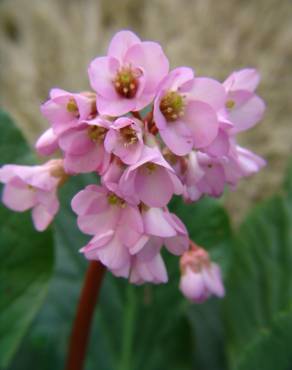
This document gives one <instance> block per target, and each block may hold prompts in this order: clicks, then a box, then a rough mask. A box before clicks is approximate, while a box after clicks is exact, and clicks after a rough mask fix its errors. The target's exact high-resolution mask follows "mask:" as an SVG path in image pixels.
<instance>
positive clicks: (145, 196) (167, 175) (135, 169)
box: [119, 146, 183, 207]
mask: <svg viewBox="0 0 292 370" xmlns="http://www.w3.org/2000/svg"><path fill="white" fill-rule="evenodd" d="M119 189H120V191H121V194H123V197H124V198H125V199H127V200H128V201H129V202H132V203H134V204H139V203H140V201H141V202H143V203H145V204H146V205H147V206H150V207H163V206H165V205H166V204H167V203H168V202H169V201H170V199H171V197H172V196H173V194H182V192H183V186H182V184H181V182H180V180H179V179H178V178H177V176H176V174H175V172H174V170H173V168H172V167H171V166H170V165H169V164H168V163H167V162H166V160H165V159H164V158H163V156H162V154H161V152H160V151H159V149H158V148H149V147H147V146H145V147H144V149H143V152H142V154H141V157H140V159H139V160H138V162H136V163H135V164H133V165H131V166H129V167H128V168H127V169H126V171H125V172H124V173H123V175H122V177H121V179H120V182H119Z"/></svg>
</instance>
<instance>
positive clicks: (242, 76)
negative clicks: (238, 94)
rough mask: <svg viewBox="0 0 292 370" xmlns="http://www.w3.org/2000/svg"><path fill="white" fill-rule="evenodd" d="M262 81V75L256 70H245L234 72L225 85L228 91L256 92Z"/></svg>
mask: <svg viewBox="0 0 292 370" xmlns="http://www.w3.org/2000/svg"><path fill="white" fill-rule="evenodd" d="M259 81H260V75H259V73H258V71H257V70H256V69H254V68H245V69H241V70H240V71H236V72H233V73H232V74H231V75H230V76H229V77H228V78H227V79H226V80H225V81H224V83H223V85H224V87H225V88H226V90H227V91H235V90H247V91H250V92H254V91H255V89H256V88H257V86H258V84H259Z"/></svg>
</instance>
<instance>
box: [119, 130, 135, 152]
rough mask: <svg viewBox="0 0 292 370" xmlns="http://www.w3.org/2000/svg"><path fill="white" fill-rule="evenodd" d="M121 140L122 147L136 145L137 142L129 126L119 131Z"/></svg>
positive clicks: (133, 131)
mask: <svg viewBox="0 0 292 370" xmlns="http://www.w3.org/2000/svg"><path fill="white" fill-rule="evenodd" d="M120 133H121V135H122V138H123V142H124V146H125V147H127V146H130V145H133V144H136V143H137V141H138V137H137V133H136V131H135V130H134V129H133V128H132V127H131V126H126V127H123V128H121V129H120Z"/></svg>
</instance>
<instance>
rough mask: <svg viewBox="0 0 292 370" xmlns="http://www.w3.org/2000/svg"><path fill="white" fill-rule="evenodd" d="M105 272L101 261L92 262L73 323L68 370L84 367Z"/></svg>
mask: <svg viewBox="0 0 292 370" xmlns="http://www.w3.org/2000/svg"><path fill="white" fill-rule="evenodd" d="M104 272H105V268H104V266H103V265H102V264H101V263H100V262H98V261H92V262H90V264H89V267H88V269H87V272H86V276H85V281H84V285H83V288H82V292H81V295H80V299H79V303H78V307H77V313H76V317H75V321H74V323H73V328H72V333H71V338H70V344H69V350H68V355H67V362H66V367H65V369H66V370H82V369H83V366H84V361H85V356H86V349H87V343H88V338H89V333H90V326H91V321H92V317H93V313H94V308H95V304H96V301H97V298H98V294H99V290H100V287H101V282H102V278H103V275H104Z"/></svg>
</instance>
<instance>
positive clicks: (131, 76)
mask: <svg viewBox="0 0 292 370" xmlns="http://www.w3.org/2000/svg"><path fill="white" fill-rule="evenodd" d="M138 77H140V74H139V73H138V72H137V71H134V70H133V69H131V67H122V68H121V69H120V70H119V71H118V73H117V74H116V77H115V79H114V86H115V89H116V92H117V93H118V94H119V95H121V96H122V97H124V98H126V99H131V98H133V97H134V96H135V95H136V93H137V90H138V87H139V81H138Z"/></svg>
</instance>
